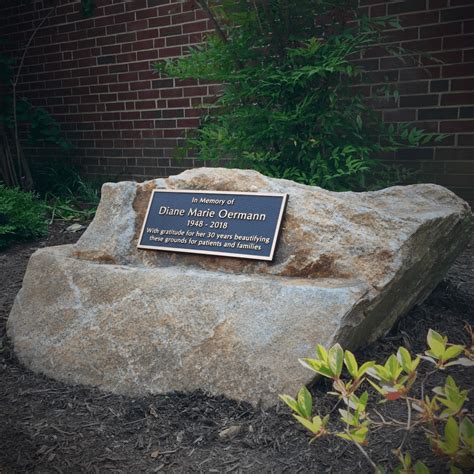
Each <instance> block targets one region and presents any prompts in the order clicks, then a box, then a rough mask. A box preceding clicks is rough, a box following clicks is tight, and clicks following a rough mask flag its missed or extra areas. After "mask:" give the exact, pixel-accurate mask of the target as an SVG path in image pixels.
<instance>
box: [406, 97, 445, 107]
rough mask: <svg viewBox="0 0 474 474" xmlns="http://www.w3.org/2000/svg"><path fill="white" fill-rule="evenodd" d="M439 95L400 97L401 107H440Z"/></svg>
mask: <svg viewBox="0 0 474 474" xmlns="http://www.w3.org/2000/svg"><path fill="white" fill-rule="evenodd" d="M438 99H439V97H438V95H437V94H431V95H408V96H402V97H400V107H429V106H433V105H438Z"/></svg>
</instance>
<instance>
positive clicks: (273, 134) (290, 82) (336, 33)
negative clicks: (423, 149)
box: [155, 0, 436, 190]
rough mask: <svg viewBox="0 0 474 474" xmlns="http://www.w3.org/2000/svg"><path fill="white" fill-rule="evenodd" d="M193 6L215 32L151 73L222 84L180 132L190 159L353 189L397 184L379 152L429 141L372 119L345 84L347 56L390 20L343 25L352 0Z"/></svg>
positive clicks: (350, 69)
mask: <svg viewBox="0 0 474 474" xmlns="http://www.w3.org/2000/svg"><path fill="white" fill-rule="evenodd" d="M198 3H199V4H200V5H201V6H202V7H203V8H204V9H205V10H206V11H207V12H208V13H209V14H210V16H211V19H212V20H213V22H214V25H215V27H216V34H214V35H211V36H210V37H209V38H208V41H207V42H206V44H204V45H201V46H197V47H194V48H192V49H191V50H190V53H189V56H187V57H184V58H179V59H175V60H167V61H163V62H160V63H157V64H156V65H155V68H156V70H157V71H159V72H161V73H163V74H165V75H168V76H173V77H177V78H183V79H184V78H195V79H199V80H205V81H212V82H217V83H223V84H225V88H224V91H223V93H222V95H221V96H220V97H219V98H218V99H217V101H216V102H215V103H214V104H213V105H210V106H206V107H209V113H208V115H207V116H206V117H205V118H204V120H203V123H202V126H201V127H200V128H199V129H198V130H197V131H196V132H194V133H193V132H192V133H191V134H190V135H189V136H188V148H191V149H196V150H197V152H198V155H199V157H200V158H202V159H205V160H216V161H222V159H223V158H228V159H230V164H231V165H232V166H237V167H243V168H254V169H256V170H258V171H260V172H262V173H264V174H267V175H269V176H274V177H282V178H288V179H292V180H295V181H299V182H303V183H307V184H311V185H319V186H323V187H325V188H328V189H333V190H346V189H354V190H358V189H367V188H369V187H377V186H383V185H386V184H387V182H388V183H390V182H394V181H397V180H398V178H399V177H398V176H396V175H395V174H392V173H389V170H388V169H387V167H386V166H384V165H382V163H381V162H380V161H379V160H378V159H377V158H378V157H379V156H380V155H381V154H382V153H384V152H386V151H392V150H396V149H398V148H400V147H402V146H406V145H409V146H417V145H420V144H426V143H427V142H428V141H430V140H433V139H436V137H435V136H434V135H433V134H428V133H424V132H423V131H420V130H417V129H415V128H412V127H410V126H409V125H406V124H401V125H399V126H394V125H386V124H384V123H382V121H381V120H380V118H379V115H377V114H376V113H375V112H374V111H373V110H371V108H370V107H369V106H368V105H367V103H366V102H365V101H364V99H363V97H362V96H361V95H360V94H358V93H357V91H356V89H355V88H354V86H355V85H357V84H359V83H360V82H361V80H362V76H363V70H362V69H361V68H360V67H358V66H357V65H355V64H354V63H353V62H351V58H352V57H354V56H356V55H359V54H360V53H361V52H362V53H363V51H364V50H366V49H367V48H369V47H371V46H374V45H375V44H377V43H378V42H379V41H380V31H381V30H382V29H383V27H384V26H385V25H386V24H387V23H391V24H392V27H393V26H394V23H393V19H391V18H388V17H387V18H382V19H379V20H378V21H376V22H375V21H369V20H368V19H367V18H365V17H359V18H358V19H359V21H358V22H357V23H354V22H352V25H355V26H350V27H349V26H347V24H348V23H347V20H348V19H353V18H355V16H356V15H357V8H356V4H357V2H353V1H343V2H341V1H334V0H332V1H328V0H317V1H316V0H304V1H301V2H298V8H294V7H293V6H291V2H288V1H285V0H270V1H268V0H257V1H252V2H249V1H247V0H232V1H225V0H224V1H222V0H209V1H199V2H198ZM388 94H389V95H393V91H392V92H390V93H388ZM387 173H388V174H387Z"/></svg>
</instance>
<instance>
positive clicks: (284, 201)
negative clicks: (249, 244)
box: [137, 189, 288, 261]
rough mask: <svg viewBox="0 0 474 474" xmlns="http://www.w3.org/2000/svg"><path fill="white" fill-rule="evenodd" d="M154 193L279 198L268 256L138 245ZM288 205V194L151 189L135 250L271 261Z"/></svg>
mask: <svg viewBox="0 0 474 474" xmlns="http://www.w3.org/2000/svg"><path fill="white" fill-rule="evenodd" d="M155 193H187V194H193V193H200V194H230V195H232V194H234V195H236V194H237V195H246V196H270V197H281V198H283V199H282V200H281V206H280V211H279V213H278V219H277V222H276V226H275V233H274V234H273V243H272V248H271V250H270V255H269V256H268V257H267V256H262V257H261V256H258V255H249V254H242V253H230V252H229V253H227V252H218V251H216V252H214V251H212V250H193V249H180V248H173V247H159V246H151V245H140V242H141V240H142V237H143V234H144V232H145V225H146V221H147V219H148V214H149V212H150V209H151V203H152V202H153V197H154V195H155ZM287 203H288V193H253V192H243V191H209V190H207V189H206V190H201V189H153V191H152V193H151V195H150V200H149V202H148V207H147V210H146V214H145V218H144V219H143V225H142V230H141V232H140V236H139V237H138V243H137V248H138V249H141V250H163V251H165V252H179V253H192V254H195V255H214V256H219V257H232V258H248V259H252V260H265V261H272V260H273V257H274V254H275V249H276V244H277V240H278V237H279V234H280V230H281V223H282V220H283V214H284V212H285V209H286V205H287Z"/></svg>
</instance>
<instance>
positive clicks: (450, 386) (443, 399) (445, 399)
mask: <svg viewBox="0 0 474 474" xmlns="http://www.w3.org/2000/svg"><path fill="white" fill-rule="evenodd" d="M433 392H434V393H436V395H437V397H435V398H436V400H437V401H439V402H440V403H441V404H442V405H444V406H445V407H446V408H445V409H444V410H443V411H442V413H441V414H440V417H441V418H448V417H450V416H457V415H459V414H460V413H461V412H462V410H463V406H464V403H465V402H466V400H468V398H467V394H468V391H467V390H461V389H460V388H459V387H458V386H457V385H456V382H455V381H454V379H453V378H452V377H451V376H450V375H448V376H447V377H446V382H445V384H444V387H435V388H434V389H433Z"/></svg>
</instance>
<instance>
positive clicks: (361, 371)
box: [358, 360, 375, 377]
mask: <svg viewBox="0 0 474 474" xmlns="http://www.w3.org/2000/svg"><path fill="white" fill-rule="evenodd" d="M374 366H375V362H374V361H372V360H369V361H367V362H364V363H363V364H362V365H361V366H360V369H359V372H358V376H359V377H362V375H364V374H365V373H366V372H367V371H368V370H369V369H371V368H372V367H374Z"/></svg>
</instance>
